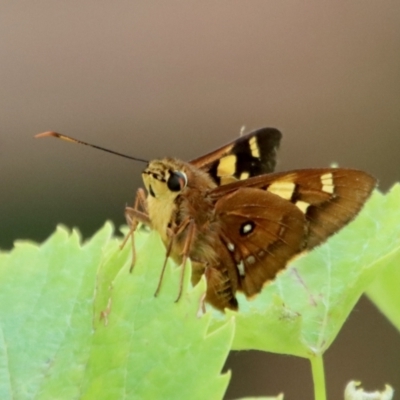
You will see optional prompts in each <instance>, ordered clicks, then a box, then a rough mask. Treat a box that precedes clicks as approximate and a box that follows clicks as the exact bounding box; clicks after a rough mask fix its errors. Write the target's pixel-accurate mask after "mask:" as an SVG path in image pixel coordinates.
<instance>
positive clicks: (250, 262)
mask: <svg viewBox="0 0 400 400" xmlns="http://www.w3.org/2000/svg"><path fill="white" fill-rule="evenodd" d="M215 212H216V221H217V223H218V225H219V227H220V229H221V239H222V240H223V241H224V242H225V245H226V247H227V248H228V250H229V251H230V252H231V253H232V255H233V258H234V260H235V263H236V266H237V270H238V275H239V277H240V285H239V286H240V288H241V289H242V290H243V291H244V292H245V294H246V295H247V296H251V295H253V294H255V293H258V292H259V291H260V290H261V288H262V287H263V285H264V283H265V282H266V281H270V280H272V279H274V278H275V276H276V274H277V273H278V271H280V270H282V269H283V268H284V267H285V266H286V264H287V262H288V261H289V260H290V259H291V258H292V257H293V256H294V255H295V254H297V253H299V252H301V251H302V250H303V249H304V247H305V238H306V234H307V225H306V220H305V216H304V213H302V212H301V211H300V210H299V209H298V208H297V207H296V206H294V205H293V204H291V203H290V202H288V201H286V200H283V199H282V198H280V197H279V196H277V195H275V194H272V193H269V192H267V191H261V190H259V189H254V188H241V189H238V190H237V191H235V192H233V193H231V194H230V195H228V196H225V197H223V198H221V199H220V200H219V201H218V202H217V203H216V207H215Z"/></svg>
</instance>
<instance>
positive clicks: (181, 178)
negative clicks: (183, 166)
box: [167, 171, 187, 192]
mask: <svg viewBox="0 0 400 400" xmlns="http://www.w3.org/2000/svg"><path fill="white" fill-rule="evenodd" d="M167 185H168V189H169V190H171V192H179V191H180V190H182V189H183V188H184V187H185V186H186V185H187V177H186V174H184V173H183V172H181V171H171V173H170V175H169V178H168V182H167Z"/></svg>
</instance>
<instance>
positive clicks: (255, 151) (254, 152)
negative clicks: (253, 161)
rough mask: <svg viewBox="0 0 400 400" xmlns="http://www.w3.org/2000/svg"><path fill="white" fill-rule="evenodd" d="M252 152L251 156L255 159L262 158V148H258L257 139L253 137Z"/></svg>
mask: <svg viewBox="0 0 400 400" xmlns="http://www.w3.org/2000/svg"><path fill="white" fill-rule="evenodd" d="M250 151H251V155H252V156H253V157H255V158H260V148H259V147H258V143H257V137H256V136H253V137H252V138H251V139H250Z"/></svg>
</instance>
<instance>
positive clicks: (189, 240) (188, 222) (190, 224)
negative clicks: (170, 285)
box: [154, 218, 195, 303]
mask: <svg viewBox="0 0 400 400" xmlns="http://www.w3.org/2000/svg"><path fill="white" fill-rule="evenodd" d="M186 228H187V229H188V231H187V234H186V237H185V239H184V244H183V249H182V253H181V255H182V270H181V277H180V283H179V292H178V297H177V298H176V300H175V303H176V302H177V301H179V299H180V298H181V295H182V288H183V280H184V277H185V265H186V261H187V259H188V257H189V253H190V250H191V248H192V244H193V239H194V234H195V224H194V220H192V219H190V218H186V219H185V220H183V221H182V223H181V224H180V225H178V226H176V227H175V228H172V229H171V230H169V236H170V240H169V243H168V246H167V252H166V255H165V260H164V264H163V267H162V270H161V274H160V279H159V281H158V285H157V289H156V291H155V293H154V296H157V295H158V293H159V292H160V289H161V283H162V280H163V277H164V272H165V268H166V266H167V261H168V258H169V256H170V254H171V251H172V248H173V244H174V240H175V238H176V237H177V236H178V235H180V234H181V233H182V232H183V231H184V230H185V229H186Z"/></svg>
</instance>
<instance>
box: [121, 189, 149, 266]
mask: <svg viewBox="0 0 400 400" xmlns="http://www.w3.org/2000/svg"><path fill="white" fill-rule="evenodd" d="M125 218H126V222H127V224H128V225H129V227H130V230H129V233H128V234H127V235H126V236H125V238H124V240H123V242H122V244H121V245H120V248H121V249H122V248H123V247H124V246H125V244H126V242H127V241H128V239H129V238H131V242H132V262H131V267H130V270H129V271H130V272H132V269H133V266H134V265H135V261H136V248H135V240H134V232H135V230H136V228H137V226H138V224H139V222H141V223H142V224H145V225H147V226H150V227H151V222H150V219H149V216H148V213H147V205H146V194H145V191H144V190H143V189H142V188H139V189H138V191H137V192H136V197H135V202H134V205H133V208H132V207H126V208H125Z"/></svg>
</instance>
